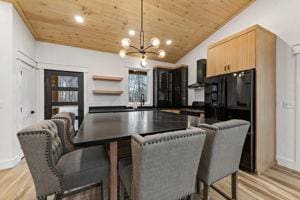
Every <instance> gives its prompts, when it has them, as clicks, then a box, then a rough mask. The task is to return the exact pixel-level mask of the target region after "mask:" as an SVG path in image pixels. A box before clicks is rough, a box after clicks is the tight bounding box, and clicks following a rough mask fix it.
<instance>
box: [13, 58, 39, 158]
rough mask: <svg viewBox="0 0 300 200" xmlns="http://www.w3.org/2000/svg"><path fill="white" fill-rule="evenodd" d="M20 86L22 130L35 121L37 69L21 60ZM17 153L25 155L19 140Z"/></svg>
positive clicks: (20, 124) (19, 127)
mask: <svg viewBox="0 0 300 200" xmlns="http://www.w3.org/2000/svg"><path fill="white" fill-rule="evenodd" d="M19 66H20V68H19V69H20V82H19V83H20V86H19V92H20V95H19V101H20V102H19V105H20V109H19V112H20V113H19V122H20V123H19V126H18V129H19V130H21V129H23V128H26V127H28V126H30V125H32V124H33V123H34V117H35V111H34V80H35V76H34V71H35V69H34V68H33V67H31V66H29V65H28V64H26V63H25V62H22V61H20V62H19ZM16 151H17V155H19V156H20V157H22V156H23V153H22V150H21V147H20V145H19V143H18V142H17V146H16Z"/></svg>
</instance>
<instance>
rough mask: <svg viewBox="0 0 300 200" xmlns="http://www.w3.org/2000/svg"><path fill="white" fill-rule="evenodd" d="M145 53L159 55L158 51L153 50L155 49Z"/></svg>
mask: <svg viewBox="0 0 300 200" xmlns="http://www.w3.org/2000/svg"><path fill="white" fill-rule="evenodd" d="M145 53H146V54H147V53H149V54H155V55H159V53H157V52H155V51H145Z"/></svg>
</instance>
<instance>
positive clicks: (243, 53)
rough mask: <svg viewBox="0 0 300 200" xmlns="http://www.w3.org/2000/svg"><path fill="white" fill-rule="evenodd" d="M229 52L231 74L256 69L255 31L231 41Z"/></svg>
mask: <svg viewBox="0 0 300 200" xmlns="http://www.w3.org/2000/svg"><path fill="white" fill-rule="evenodd" d="M227 52H228V54H229V55H228V59H229V61H228V65H229V66H228V71H229V72H237V71H242V70H247V69H252V68H255V31H251V32H249V33H246V34H244V35H241V36H239V37H237V38H234V39H232V40H230V41H229V42H228V51H227Z"/></svg>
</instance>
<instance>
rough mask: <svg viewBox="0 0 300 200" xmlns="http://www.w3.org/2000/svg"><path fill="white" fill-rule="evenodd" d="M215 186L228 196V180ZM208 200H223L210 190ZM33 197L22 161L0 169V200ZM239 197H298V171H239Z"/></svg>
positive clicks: (95, 196) (95, 195)
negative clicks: (254, 173) (251, 172)
mask: <svg viewBox="0 0 300 200" xmlns="http://www.w3.org/2000/svg"><path fill="white" fill-rule="evenodd" d="M216 186H217V187H218V188H219V189H221V190H222V191H224V192H225V193H227V194H228V195H230V179H229V178H226V179H224V180H222V181H220V182H218V183H217V184H216ZM100 190H101V189H100V187H96V188H94V189H90V190H88V191H86V192H83V193H80V194H78V195H75V196H72V197H69V198H68V200H70V199H74V200H83V199H84V200H89V199H90V200H100V199H101V198H100V196H101V195H100ZM210 196H211V200H224V198H223V197H222V196H220V195H219V194H217V193H216V192H215V191H214V190H213V189H211V193H210ZM19 199H22V200H33V199H35V190H34V185H33V181H32V178H31V175H30V172H29V170H28V168H27V165H26V162H25V161H24V160H22V162H21V163H20V164H19V165H18V166H17V167H15V168H13V169H7V170H2V171H0V200H19ZM239 199H241V200H256V199H257V200H259V199H264V200H299V199H300V173H298V172H294V171H291V170H287V169H285V168H282V167H274V168H271V169H269V170H267V171H266V172H265V173H263V174H262V175H259V176H258V175H253V174H248V173H245V172H242V171H241V172H240V173H239Z"/></svg>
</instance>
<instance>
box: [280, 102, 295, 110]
mask: <svg viewBox="0 0 300 200" xmlns="http://www.w3.org/2000/svg"><path fill="white" fill-rule="evenodd" d="M282 107H283V108H284V109H294V108H295V102H292V101H283V102H282Z"/></svg>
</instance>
